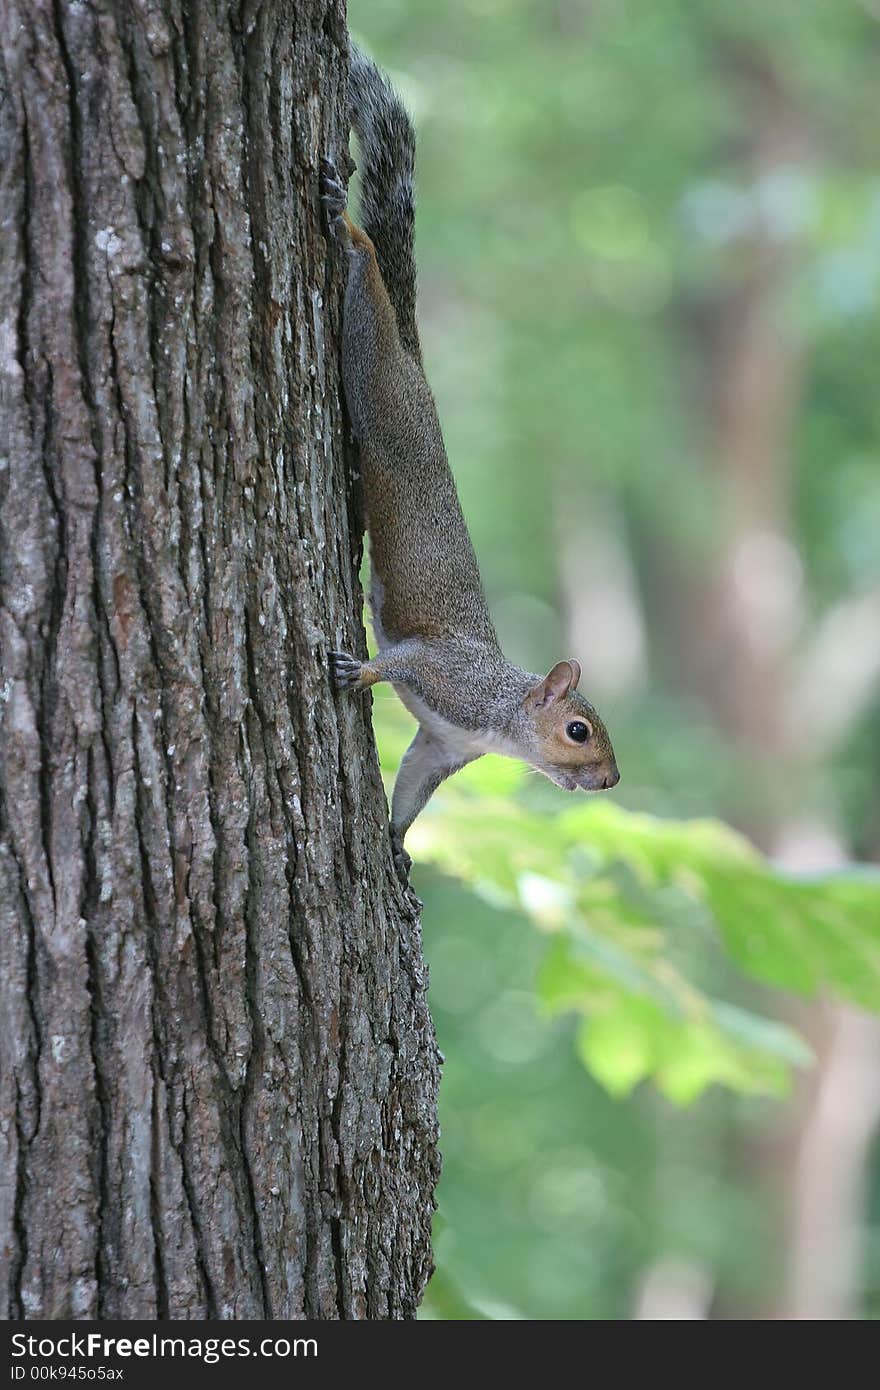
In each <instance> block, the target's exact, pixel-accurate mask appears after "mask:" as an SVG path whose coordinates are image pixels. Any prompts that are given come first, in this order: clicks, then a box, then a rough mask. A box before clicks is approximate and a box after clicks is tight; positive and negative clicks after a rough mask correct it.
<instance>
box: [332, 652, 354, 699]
mask: <svg viewBox="0 0 880 1390" xmlns="http://www.w3.org/2000/svg"><path fill="white" fill-rule="evenodd" d="M361 668H362V662H360V661H358V659H357V657H356V656H350V655H349V654H348V652H330V675H331V678H332V680H333V684H334V686H335V687H336V689H337V690H357V689H359V688H360V683H361Z"/></svg>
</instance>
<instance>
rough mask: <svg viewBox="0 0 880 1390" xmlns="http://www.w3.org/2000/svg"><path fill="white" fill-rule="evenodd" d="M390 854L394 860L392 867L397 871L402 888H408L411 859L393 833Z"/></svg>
mask: <svg viewBox="0 0 880 1390" xmlns="http://www.w3.org/2000/svg"><path fill="white" fill-rule="evenodd" d="M391 852H392V856H393V859H394V867H395V869H396V870H397V877H398V878H399V879H400V881H401V883H402V884H403V886H404V888H408V887H409V871H410V869H411V868H412V859H411V858H410V856H409V855H408V854H407V852H406V850H405V849H404V848H403V844H402V843H401V841H400V839H399V838H398V836H397V835H395V834H394V831H392V832H391Z"/></svg>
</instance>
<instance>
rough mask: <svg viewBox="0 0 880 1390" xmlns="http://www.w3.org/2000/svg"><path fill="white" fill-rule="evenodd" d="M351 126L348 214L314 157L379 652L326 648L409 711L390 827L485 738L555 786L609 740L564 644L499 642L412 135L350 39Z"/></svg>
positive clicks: (593, 763) (335, 667)
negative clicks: (545, 663) (468, 491)
mask: <svg viewBox="0 0 880 1390" xmlns="http://www.w3.org/2000/svg"><path fill="white" fill-rule="evenodd" d="M349 107H350V119H351V125H352V127H353V129H354V132H355V134H356V135H357V137H358V142H359V145H360V153H361V163H362V168H361V197H360V204H361V220H362V222H363V229H361V228H360V227H358V226H356V225H355V223H354V222H353V221H352V219H351V218H350V216H349V215H348V213H347V211H346V202H347V195H346V191H345V188H344V186H343V184H342V181H341V179H340V177H339V174H338V173H337V170H336V166H335V165H334V163H333V162H332V160H329V159H324V160H323V161H322V195H321V196H322V200H323V204H324V208H325V211H326V217H327V223H328V229H329V231H330V234H331V235H332V237H333V238H334V239H335V240H336V241H337V242H338V244H339V245H340V247H342V248H343V249H344V250H345V251H346V253H347V256H348V275H347V283H346V288H345V299H344V305H343V322H342V380H343V388H344V392H345V399H346V405H347V409H348V415H349V419H350V422H351V427H352V431H353V433H354V436H355V440H356V442H357V445H358V449H359V454H360V460H361V472H362V476H363V485H364V501H365V510H366V526H367V531H368V533H369V538H370V559H371V586H370V607H371V610H372V614H373V622H374V630H375V635H376V641H377V643H378V648H379V650H378V653H377V654H376V656H374V657H372V658H370V659H369V660H368V661H359V660H358V659H357V657H354V656H352V655H350V654H349V653H348V652H340V651H333V652H330V654H329V656H330V666H331V675H332V679H333V682H334V684H335V686H336V688H337V689H338V690H347V691H360V690H366V689H368V688H369V687H370V686H373V685H375V684H376V683H377V682H378V681H390V682H391V684H392V685H393V686H394V689H395V690H396V692H397V694H398V695H399V697H400V699H401V700H402V701H403V703H404V705H406V707H407V709H408V710H409V711H410V712H411V713H412V714H413V715H414V716H415V718H416V719H417V720H418V724H419V728H418V732H417V733H416V736H415V738H414V739H413V741H412V743H411V744H410V746H409V748H408V749H407V752H406V753H405V755H404V758H403V761H402V762H401V765H400V770H399V772H398V775H397V780H396V783H395V786H394V792H393V796H392V804H391V835H392V844H393V849H394V857H395V862H396V864H397V867H398V870H399V872H400V873H401V875H402V877H403V878H404V880H405V879H406V876H407V874H408V871H409V867H410V862H411V861H410V859H409V856H408V855H407V854H406V852H405V850H404V848H403V838H404V836H405V834H406V832H407V830H408V829H409V827H410V826H411V825H412V823H413V821H414V820H415V818H416V816H417V815H418V814H419V812H420V811H421V810H422V809H423V807H424V806H425V804H426V803H427V801H428V800H429V798H430V797H431V796H432V795H433V793H434V792H435V791H436V790H437V788H438V787H439V786H440V783H441V782H443V781H444V780H445V779H446V778H447V777H450V776H451V775H452V774H453V773H454V772H458V771H459V769H460V768H463V767H464V766H465V765H466V764H467V763H470V762H473V761H474V759H475V758H479V757H481V756H482V754H484V753H502V754H506V755H507V756H508V757H512V758H519V759H521V760H522V761H524V762H526V763H528V764H530V765H531V766H532V767H533V768H535V769H537V771H538V772H541V773H543V774H544V775H545V776H546V777H549V779H550V780H551V781H552V782H555V783H556V785H557V786H559V787H562V788H564V789H565V790H566V791H575V790H576V789H578V788H581V789H583V790H586V791H596V790H600V789H602V788H606V787H613V786H616V784H617V782H618V781H619V780H620V774H619V772H618V770H617V763H616V761H615V758H614V752H613V749H612V746H611V740H610V738H609V737H608V732H607V730H606V728H605V725H604V724H603V723H602V720H601V719H600V718H599V715H598V714H597V712H596V710H595V709H594V708H593V706H592V705H591V704H590V702H589V701H588V700H586V699H585V698H584V696H583V695H581V694H579V692H578V690H577V685H578V681H579V680H580V676H581V668H580V665H579V664H578V662H577V661H575V660H574V659H573V658H570V659H569V660H567V661H559V662H557V663H556V665H555V666H554V667H553V668H552V670H551V671H549V672H548V674H547V675H546V676H541V675H537V674H534V673H532V672H529V671H523V670H521V669H520V668H519V667H518V666H514V665H512V664H511V663H510V662H509V661H507V660H506V659H505V657H504V656H503V655H502V652H501V648H500V646H499V642H498V638H497V636H496V633H495V629H494V627H493V625H492V620H491V618H490V616H489V610H488V606H487V603H486V598H485V595H484V592H483V585H482V581H481V579H480V571H479V568H478V566H477V560H476V556H475V554H474V548H473V545H472V543H471V538H470V534H469V532H468V529H467V525H466V524H465V520H464V517H463V515H462V511H461V506H460V503H459V500H458V494H457V492H456V489H455V482H454V480H453V477H452V473H451V471H450V468H449V463H448V461H447V457H446V450H445V447H444V444H443V436H442V434H441V432H440V422H439V419H438V416H437V408H436V406H435V403H434V398H433V396H432V394H431V389H430V387H429V386H428V383H427V381H426V379H425V375H424V372H423V370H422V354H421V346H420V343H419V334H418V328H417V326H416V269H415V255H414V237H415V198H414V166H415V136H414V132H413V128H412V125H411V123H410V119H409V116H408V115H407V113H406V110H405V109H404V107H403V105H402V103H401V101H400V99H399V97H398V96H397V93H396V92H395V91H394V89H393V87H392V86H391V83H390V82H389V80H388V79H387V77H385V76H384V75H383V74H382V73H381V72H380V71H379V69H378V68H377V67H376V66H375V64H374V63H373V62H372V61H371V60H370V59H369V58H367V57H366V55H365V54H363V53H362V52H360V51H359V50H358V49H357V48H356V47H354V45H352V48H351V63H350V73H349Z"/></svg>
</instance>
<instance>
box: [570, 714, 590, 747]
mask: <svg viewBox="0 0 880 1390" xmlns="http://www.w3.org/2000/svg"><path fill="white" fill-rule="evenodd" d="M565 732H566V733H567V734H568V736H569V738H570V739H571V740H572V741H573V742H574V743H586V741H587V739H588V738H589V737H590V726H589V724H584V723H583V721H582V720H580V719H573V720H572V721H571V723H570V724H567V725H566V726H565Z"/></svg>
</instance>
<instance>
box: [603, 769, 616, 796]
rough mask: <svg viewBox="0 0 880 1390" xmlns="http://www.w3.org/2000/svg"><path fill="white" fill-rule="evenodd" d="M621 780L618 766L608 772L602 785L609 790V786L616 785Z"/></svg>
mask: <svg viewBox="0 0 880 1390" xmlns="http://www.w3.org/2000/svg"><path fill="white" fill-rule="evenodd" d="M619 781H620V773H619V772H618V771H617V768H616V767H615V768H614V769H613V770H612V771H611V772H609V773H606V775H605V778H604V780H603V782H602V786H603V788H604V789H605V790H606V791H607V790H608V788H609V787H616V786H617V784H618V782H619Z"/></svg>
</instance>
